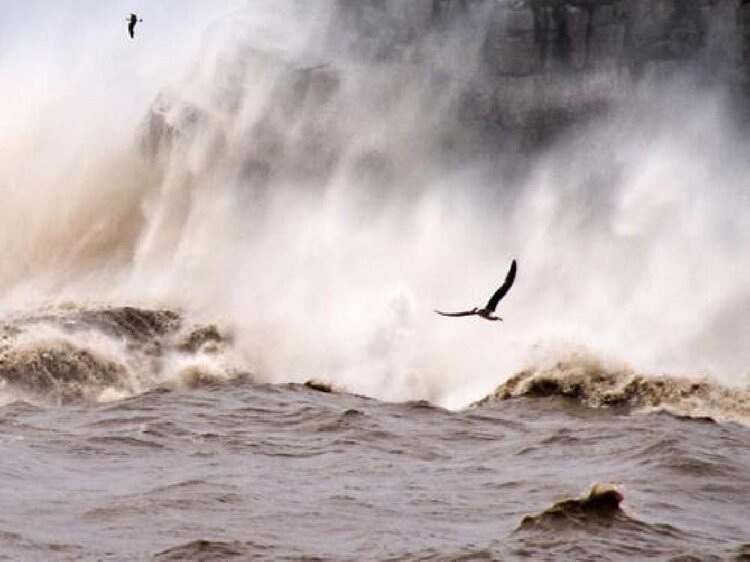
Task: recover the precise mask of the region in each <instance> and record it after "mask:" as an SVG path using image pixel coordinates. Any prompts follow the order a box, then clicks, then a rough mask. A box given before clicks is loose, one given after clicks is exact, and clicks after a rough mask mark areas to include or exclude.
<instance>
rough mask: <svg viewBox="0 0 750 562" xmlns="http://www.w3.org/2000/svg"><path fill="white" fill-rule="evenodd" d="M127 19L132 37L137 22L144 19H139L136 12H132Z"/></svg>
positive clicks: (131, 36)
mask: <svg viewBox="0 0 750 562" xmlns="http://www.w3.org/2000/svg"><path fill="white" fill-rule="evenodd" d="M125 21H126V22H128V33H129V34H130V38H131V39H132V38H133V33H134V32H135V24H136V23H138V22H141V21H143V20H139V19H138V16H136V15H135V14H130V17H129V18H127V19H126V20H125Z"/></svg>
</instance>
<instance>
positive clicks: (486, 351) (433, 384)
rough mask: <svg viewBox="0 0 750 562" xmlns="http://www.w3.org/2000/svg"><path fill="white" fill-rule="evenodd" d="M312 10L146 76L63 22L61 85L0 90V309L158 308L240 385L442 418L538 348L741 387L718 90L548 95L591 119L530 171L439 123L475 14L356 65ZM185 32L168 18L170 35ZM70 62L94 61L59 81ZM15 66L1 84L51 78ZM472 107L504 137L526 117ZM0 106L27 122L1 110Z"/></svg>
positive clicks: (733, 131) (238, 33) (743, 359)
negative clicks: (474, 314) (70, 36)
mask: <svg viewBox="0 0 750 562" xmlns="http://www.w3.org/2000/svg"><path fill="white" fill-rule="evenodd" d="M228 4H231V3H228ZM228 4H227V6H228ZM337 6H338V4H336V3H322V2H321V3H316V6H315V7H311V6H301V5H300V4H298V3H297V4H295V3H292V2H289V3H252V5H248V6H245V7H243V8H241V9H240V11H238V12H235V13H234V14H233V15H232V16H231V17H229V18H225V19H223V20H219V21H218V22H216V23H210V22H211V21H212V20H211V18H207V19H206V22H205V27H206V29H207V32H206V34H205V36H204V39H203V40H202V41H203V43H202V44H201V48H200V49H198V48H197V47H196V45H198V44H200V43H198V42H197V40H195V39H191V40H190V41H188V42H187V47H186V48H185V49H184V56H179V55H178V56H172V57H171V58H168V57H166V56H164V52H162V51H160V48H162V47H164V48H165V49H166V48H167V47H169V49H167V51H166V52H169V53H171V54H172V55H174V54H175V50H174V48H173V45H171V44H170V45H167V42H168V39H162V40H156V39H154V38H153V36H152V38H151V39H144V41H147V42H148V44H147V45H145V44H138V43H133V44H128V45H127V49H128V50H125V47H124V45H121V44H119V43H118V44H115V43H114V42H113V40H111V39H109V35H106V37H105V34H104V33H103V32H100V31H97V30H95V29H93V27H88V26H89V24H88V23H87V22H85V21H83V22H78V23H80V25H82V26H84V29H85V30H86V37H87V38H88V39H87V41H84V42H83V43H82V47H80V48H81V49H82V50H80V51H79V50H77V49H78V48H79V47H75V46H71V47H70V48H71V52H72V53H75V54H76V56H78V57H80V58H83V59H85V60H86V64H85V65H83V66H81V67H80V70H78V71H77V72H76V74H75V81H74V82H73V83H72V84H71V83H66V82H65V81H64V76H65V75H64V73H63V74H60V73H59V72H55V73H52V74H50V75H49V76H50V80H51V81H52V84H51V85H52V86H59V87H57V88H52V89H51V90H50V88H48V86H50V84H49V83H45V84H43V85H39V84H37V85H34V84H33V83H31V82H30V81H29V80H28V79H26V80H25V79H24V78H23V74H22V73H20V72H16V73H14V74H13V76H16V77H17V78H16V79H17V83H16V84H15V86H16V88H15V89H14V88H13V87H10V86H9V85H8V84H7V83H6V85H5V86H4V87H3V88H2V90H0V96H2V99H1V100H0V101H2V103H0V118H2V120H3V122H4V123H6V122H7V123H10V124H12V126H9V127H7V128H6V127H4V128H3V131H2V132H0V148H2V150H0V154H2V156H0V178H2V179H1V180H0V196H2V198H3V206H2V209H1V210H0V245H2V247H3V248H4V251H3V253H2V255H1V256H0V287H2V289H3V293H2V303H3V305H4V306H6V307H10V308H14V309H19V308H23V307H25V306H28V307H29V309H30V310H33V309H35V308H36V307H38V306H39V304H40V303H52V304H56V303H57V304H59V303H60V302H61V301H63V300H69V301H73V302H75V303H77V305H78V306H81V307H83V308H86V307H89V306H91V303H92V302H94V303H97V302H98V303H102V302H103V303H106V304H110V305H113V306H121V305H123V304H130V303H138V304H139V305H140V304H143V305H145V306H147V307H155V308H169V309H181V310H184V311H185V314H186V316H187V318H188V319H189V321H190V322H194V323H196V324H202V323H204V322H209V323H210V322H212V321H214V320H218V321H220V322H222V323H226V324H227V325H229V326H231V330H232V332H233V334H234V337H233V341H232V348H233V353H235V354H236V357H237V360H238V362H239V364H240V365H241V367H240V370H242V371H252V372H254V373H255V376H256V377H257V378H258V380H265V381H274V382H282V381H304V380H307V379H310V378H319V379H321V380H324V381H327V382H330V383H333V384H335V385H341V386H342V387H344V388H346V389H349V390H351V391H354V392H359V393H363V394H367V395H369V396H374V397H378V398H383V399H387V400H407V399H427V400H431V401H433V402H436V403H440V404H442V405H447V406H451V407H457V406H463V405H466V404H468V403H469V402H470V401H472V400H475V399H477V398H478V397H480V396H482V395H484V394H486V392H487V391H489V390H490V389H491V388H492V387H494V386H495V385H496V384H497V383H498V382H499V381H502V380H503V379H505V378H506V377H508V376H509V375H511V374H513V373H516V372H518V371H520V370H522V369H523V368H524V366H525V365H526V364H527V363H528V360H529V357H530V356H534V355H535V354H538V351H537V350H538V349H539V347H540V346H543V349H545V350H547V349H560V348H562V349H563V350H564V352H567V349H568V348H569V347H570V346H577V345H581V344H583V345H586V346H587V347H588V348H589V349H592V350H593V351H594V353H595V354H597V355H599V356H601V357H603V358H605V359H606V360H610V359H614V360H618V361H621V362H625V363H627V364H628V365H630V366H631V367H632V368H633V369H634V370H637V371H638V372H669V373H690V374H696V373H706V374H707V375H709V376H712V377H716V378H719V379H721V380H722V381H724V382H726V383H729V384H744V377H745V376H746V374H747V369H748V357H747V349H748V348H749V346H748V343H749V342H750V331H748V329H747V326H748V325H750V324H748V322H747V310H748V307H747V306H745V305H746V304H747V302H748V298H750V297H748V295H750V267H749V266H750V254H748V252H747V251H746V249H747V247H748V243H750V226H749V223H748V221H747V219H746V217H745V216H744V213H743V209H744V208H745V207H746V206H747V203H748V193H750V191H748V189H747V177H750V174H748V172H750V170H748V164H747V159H746V158H743V157H741V156H740V155H743V154H746V153H747V149H748V141H747V139H746V137H745V136H744V135H742V134H741V132H740V131H739V130H738V128H737V127H736V126H735V125H734V116H735V114H734V113H733V111H734V109H733V107H732V106H731V104H730V103H729V100H730V98H729V96H727V95H725V92H724V91H723V90H721V88H720V87H717V88H716V89H711V90H707V89H705V88H698V87H697V86H696V85H695V82H694V81H691V80H690V79H689V78H678V81H677V83H676V84H666V85H665V84H661V85H658V86H657V85H652V84H646V83H641V84H638V85H632V84H629V83H628V82H627V81H623V80H621V79H618V78H617V77H614V76H611V75H607V74H603V75H602V76H600V77H598V78H597V80H598V82H596V83H594V82H591V83H589V82H587V83H586V84H584V85H581V84H576V85H575V86H573V85H569V86H565V87H563V86H562V85H561V87H560V89H559V90H556V91H563V90H564V91H565V92H566V95H570V97H571V99H572V100H573V101H574V102H575V103H576V104H579V105H581V106H585V107H587V104H600V102H601V100H602V99H603V100H604V101H606V102H608V103H609V104H610V105H609V106H607V107H608V109H607V110H606V111H602V112H599V113H597V114H596V117H595V118H592V119H589V120H588V121H587V122H586V123H585V124H583V125H581V126H579V127H575V128H573V129H571V130H570V131H569V132H568V133H562V134H559V135H558V136H557V137H556V139H555V141H554V142H550V143H548V145H547V147H546V148H545V150H543V151H542V152H540V153H536V154H534V155H529V154H525V155H523V156H521V155H520V154H519V153H517V152H512V151H511V154H510V155H509V154H508V152H507V151H504V149H503V147H504V146H505V145H504V144H503V143H502V142H500V143H497V142H496V141H497V139H496V138H494V137H481V136H480V137H479V138H477V137H472V135H471V134H469V131H468V129H467V128H466V126H465V123H464V122H462V121H461V119H460V115H461V111H462V110H461V107H462V104H463V103H464V102H465V99H464V97H463V94H464V93H465V91H466V90H467V88H468V86H469V85H470V84H473V83H474V82H475V81H476V80H477V76H478V73H480V72H481V70H480V62H479V61H478V57H477V53H478V52H479V50H480V47H481V44H482V40H483V37H484V32H485V31H486V29H485V28H483V27H482V25H483V24H482V21H483V20H482V18H481V17H477V18H475V19H474V20H472V21H468V22H462V23H461V25H460V26H457V27H456V28H455V29H453V28H451V29H442V31H440V33H442V34H443V35H440V34H437V35H436V34H431V33H427V34H426V35H425V36H424V38H423V39H420V40H419V41H417V42H416V43H413V44H412V46H411V47H410V48H409V49H406V50H405V51H404V52H400V53H395V54H394V53H386V54H383V52H381V51H379V50H378V49H379V47H378V43H377V41H375V42H374V43H373V41H371V40H369V39H368V41H369V42H368V41H365V42H364V43H362V42H359V43H356V42H355V44H356V45H357V48H349V47H350V46H351V45H352V43H351V42H348V39H345V36H346V35H347V33H349V34H350V35H354V36H357V34H358V33H361V31H360V30H358V29H357V28H354V27H352V28H351V29H350V28H346V27H344V28H343V29H344V30H345V31H346V32H345V33H344V32H343V31H342V26H343V25H344V23H345V22H346V21H348V20H346V19H341V18H343V17H344V16H343V15H342V14H341V13H340V12H338V11H337V10H338V9H337ZM50 10H52V12H51V14H52V15H51V16H50V17H57V16H60V17H62V16H61V13H62V12H63V11H64V10H63V8H62V7H59V8H50ZM178 11H181V10H178ZM199 13H200V14H201V15H204V16H205V15H206V14H205V13H204V11H203V8H200V9H199V8H196V7H192V8H186V15H180V14H175V17H176V18H177V19H178V20H179V21H182V19H181V18H184V19H190V21H191V22H192V24H191V25H192V27H190V29H192V30H193V31H194V32H196V33H195V35H197V28H198V27H200V26H199V25H198V24H197V23H196V21H197V19H195V18H196V17H197V16H198V14H199ZM157 16H158V13H156V14H155V15H154V18H155V19H156V21H154V20H153V19H152V20H151V22H147V23H144V25H143V29H142V31H143V36H144V37H149V35H151V34H156V32H155V31H154V30H153V29H150V28H149V25H156V24H157V23H158V22H159V21H160V20H159V19H157ZM97 17H103V15H102V14H100V15H98V16H97ZM347 17H348V16H347ZM191 18H193V19H191ZM97 21H98V20H97ZM332 21H333V22H334V25H331V22H332ZM371 23H372V22H371ZM381 23H382V22H381ZM91 25H92V26H93V23H92V24H91ZM332 30H333V31H334V33H332ZM339 31H341V33H338V32H339ZM108 32H109V28H107V33H108ZM436 33H437V32H436ZM19 35H20V33H19ZM33 37H37V38H38V35H33ZM118 37H119V36H118ZM173 37H176V36H173ZM95 38H96V39H101V40H102V42H101V47H100V48H101V52H102V53H104V54H110V53H111V54H112V55H113V57H104V56H102V57H100V58H96V59H95V60H94V59H91V58H88V59H86V58H85V56H84V51H83V47H84V46H87V45H89V44H90V42H92V41H93V40H94V39H95ZM145 46H147V47H148V49H149V51H148V53H145V52H144V49H143V47H145ZM36 47H37V48H36V50H35V51H34V57H32V58H31V59H27V62H22V61H20V60H11V59H10V58H7V59H3V60H2V63H1V64H2V65H3V68H4V69H6V68H7V69H8V70H9V71H10V70H15V71H18V70H19V69H20V68H23V66H22V65H24V64H28V65H32V66H33V70H34V71H36V72H38V73H39V74H42V73H43V72H44V70H45V69H49V68H55V67H56V66H57V65H58V64H59V63H61V62H62V63H65V62H68V63H69V62H70V61H69V60H66V61H61V60H60V59H59V57H56V56H53V47H52V46H51V45H50V44H46V43H44V42H43V41H40V42H39V44H38V45H37V46H36ZM138 49H141V50H140V51H139V50H138ZM117 57H120V58H117ZM122 57H125V58H122ZM150 57H151V58H150ZM29 60H30V62H28V61H29ZM113 60H115V61H118V60H119V61H121V62H113ZM123 60H127V62H126V63H125V62H122V61H123ZM170 61H172V62H170ZM113 64H114V65H115V67H116V68H117V69H118V70H119V74H118V75H117V78H114V77H113V76H112V74H113V73H112V72H111V71H108V72H107V76H108V77H110V78H112V80H113V82H112V83H111V85H109V86H105V85H101V84H100V83H101V80H100V77H101V71H102V69H103V68H105V67H108V66H110V65H113ZM19 65H21V66H19ZM157 69H158V71H157ZM160 77H163V78H161V79H160ZM139 80H141V81H140V82H139ZM591 80H594V78H591ZM563 82H564V79H563V78H561V84H563ZM134 84H135V85H134ZM496 87H497V88H498V91H499V92H500V93H501V94H502V95H506V94H507V96H506V97H507V98H508V100H511V101H512V100H513V99H516V98H518V101H517V103H516V102H514V103H516V106H517V107H518V111H519V113H518V115H526V113H524V112H527V111H528V110H529V107H533V106H534V105H535V104H542V105H543V104H545V103H551V102H550V100H549V99H548V98H549V96H544V95H541V97H540V96H534V95H531V94H532V93H533V91H534V89H533V88H531V89H528V90H524V91H516V90H517V88H516V89H513V88H512V87H511V86H508V90H507V92H506V91H505V90H504V89H503V88H504V86H503V84H502V83H498V84H496ZM19 90H21V91H24V92H26V95H27V96H28V98H27V99H28V100H30V101H29V105H28V107H32V106H33V108H34V111H35V112H36V113H37V114H38V115H39V117H38V118H35V119H26V118H24V117H23V115H26V116H28V115H29V114H28V112H26V113H22V114H19V113H18V109H19V105H20V102H19V95H18V91H19ZM115 90H117V95H114V92H115ZM50 92H54V95H53V94H52V93H50ZM89 94H90V95H89ZM18 115H22V116H21V117H18ZM519 119H521V120H523V119H522V118H519ZM514 257H515V258H516V259H518V262H519V275H518V280H517V283H516V286H515V287H514V288H513V290H512V291H511V293H510V294H509V296H508V297H507V298H506V300H505V301H504V302H503V303H502V309H503V310H502V314H503V315H504V316H505V322H504V323H503V324H499V323H498V324H499V325H487V324H485V323H480V322H472V321H461V320H458V321H456V320H446V319H442V318H438V317H435V316H434V314H433V313H432V309H433V308H439V307H445V308H448V307H453V306H456V307H463V306H475V305H479V304H481V303H482V302H484V300H485V299H486V298H487V296H488V295H489V294H491V292H492V291H493V290H494V288H495V287H496V285H497V283H498V282H499V280H500V279H501V278H502V275H503V274H504V272H505V270H506V267H507V264H508V262H509V260H510V259H511V258H514ZM38 337H42V334H41V332H40V334H39V336H38ZM550 344H554V346H552V347H550ZM106 346H109V347H111V344H109V343H107V344H106ZM106 346H105V347H106ZM555 346H556V347H555ZM108 353H111V354H113V355H118V356H119V355H120V354H122V353H125V354H128V353H131V350H124V351H123V350H116V349H115V350H110V351H108ZM555 353H557V352H555ZM553 358H554V357H553ZM196 361H197V363H196V364H195V365H193V366H185V365H184V364H182V363H180V361H177V362H176V363H174V364H173V365H172V366H171V367H170V368H172V369H173V370H174V371H175V372H179V373H182V374H181V375H178V376H177V378H178V379H180V380H185V381H190V380H194V379H195V378H196V377H198V378H200V375H195V372H201V373H202V372H204V370H205V371H207V372H213V371H214V367H215V366H214V365H213V364H212V363H211V361H212V360H208V359H206V358H205V357H201V358H200V359H196ZM124 362H125V363H127V360H125V361H124ZM207 362H208V363H207ZM194 368H195V369H198V371H195V370H194ZM138 369H140V367H138V368H137V369H136V370H138ZM222 369H223V368H221V367H219V370H222ZM222 372H223V371H222ZM134 376H135V377H136V378H138V377H140V376H141V375H140V374H134ZM108 392H111V391H108ZM116 392H119V391H116ZM115 395H116V394H115ZM110 396H112V395H111V394H110Z"/></svg>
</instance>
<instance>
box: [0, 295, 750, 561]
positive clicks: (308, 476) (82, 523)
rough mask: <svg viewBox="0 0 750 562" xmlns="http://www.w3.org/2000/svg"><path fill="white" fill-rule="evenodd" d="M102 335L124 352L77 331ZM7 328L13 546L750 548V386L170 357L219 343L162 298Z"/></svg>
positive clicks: (720, 551)
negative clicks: (424, 393)
mask: <svg viewBox="0 0 750 562" xmlns="http://www.w3.org/2000/svg"><path fill="white" fill-rule="evenodd" d="M51 330H54V331H56V333H57V334H58V335H57V338H56V339H49V334H48V336H47V338H48V339H45V340H42V341H37V342H36V343H35V344H34V345H33V346H30V345H29V344H28V343H26V344H24V345H21V343H20V342H21V341H22V340H23V338H24V335H23V334H24V333H25V332H29V333H32V334H34V333H39V332H42V331H51ZM92 332H97V335H98V336H99V337H100V338H101V339H106V338H110V339H112V340H113V341H112V343H113V344H114V343H115V342H119V344H120V345H122V346H124V347H125V349H127V350H128V351H127V352H126V353H125V358H126V359H124V360H125V361H126V362H128V361H129V362H130V363H131V364H127V363H123V364H120V363H117V362H115V361H114V360H113V358H112V357H111V356H110V357H105V356H96V355H94V354H92V353H91V352H89V351H86V350H85V349H82V348H80V347H78V346H77V345H76V342H77V341H80V339H79V338H82V337H83V336H84V335H85V336H86V338H89V339H90V338H91V336H92ZM4 334H5V335H4V338H3V342H4V347H3V354H2V358H1V359H0V376H2V377H3V379H4V380H5V381H6V384H5V387H4V389H3V392H4V394H5V395H6V397H8V396H15V397H16V399H15V400H13V401H10V402H9V403H7V404H5V405H4V406H3V407H2V410H0V411H1V412H2V422H1V424H0V431H1V432H2V433H1V434H0V447H1V448H2V474H3V482H4V486H3V487H2V492H1V498H2V499H1V500H0V501H1V502H2V505H3V512H2V515H0V541H1V544H2V556H3V557H4V558H7V559H24V560H29V559H34V560H37V559H38V560H42V559H50V558H52V559H70V560H73V559H80V558H84V559H99V560H102V559H113V560H128V559H134V560H136V559H144V558H152V557H153V558H154V559H156V560H185V559H190V560H216V559H230V558H232V559H234V558H236V559H247V560H250V559H337V560H374V559H379V560H413V559H423V560H434V559H436V560H456V559H465V560H502V559H517V558H525V559H534V560H540V559H577V560H599V559H609V560H615V559H628V560H630V559H647V558H648V559H651V558H656V559H663V560H666V559H672V560H726V559H736V560H743V559H745V558H746V557H748V556H750V543H749V542H748V541H747V537H748V536H750V523H748V522H749V521H750V507H749V506H750V496H749V495H748V494H749V493H750V492H748V490H750V476H748V475H749V474H750V451H749V450H748V447H747V440H748V436H749V435H750V430H749V429H748V427H747V425H746V424H747V423H748V421H750V393H745V392H742V391H730V390H728V389H726V388H722V387H717V386H712V385H710V384H709V383H694V382H690V381H686V380H682V379H673V378H668V377H658V378H657V377H642V376H638V375H636V374H633V373H624V372H618V371H609V370H607V369H606V368H605V367H604V366H602V365H601V364H599V363H598V362H596V361H595V360H592V359H590V358H586V357H573V358H570V360H569V361H568V362H567V363H560V364H557V365H555V366H553V367H551V368H549V369H547V370H543V371H538V372H533V373H532V372H525V373H520V374H519V375H518V376H517V377H515V378H513V379H511V380H510V381H508V382H507V383H506V384H504V385H502V386H501V387H500V388H499V389H498V391H497V392H496V393H495V394H493V395H490V396H488V397H487V398H486V399H484V400H483V401H482V402H481V403H479V404H474V405H471V406H469V407H466V408H463V409H460V410H455V411H449V410H445V409H442V408H439V407H437V406H435V405H432V404H430V403H429V402H426V401H407V402H400V403H387V402H381V401H378V400H374V399H370V398H367V397H364V396H358V395H354V394H347V393H344V392H339V391H336V390H335V389H334V388H331V386H330V385H328V384H325V383H322V382H320V381H308V382H307V383H306V384H291V383H290V384H260V383H257V382H253V381H252V380H251V378H249V376H246V375H245V374H243V373H241V372H237V373H234V378H233V380H231V381H227V380H225V379H223V377H222V376H219V375H215V376H211V374H210V372H209V371H206V370H203V371H198V370H196V369H194V368H187V367H186V368H183V369H177V370H176V371H172V372H171V374H170V375H169V376H167V373H168V372H169V367H168V364H169V362H170V361H173V360H174V359H175V358H180V359H181V360H183V361H186V362H187V361H188V359H191V358H192V359H193V360H196V358H197V356H198V355H201V354H202V355H205V356H206V357H215V356H217V355H221V354H222V353H223V347H224V346H226V345H227V344H228V342H227V341H225V338H224V336H222V334H220V333H219V331H218V330H217V329H216V328H215V327H214V326H204V327H197V328H192V329H188V330H182V329H181V327H180V317H179V316H178V315H177V314H174V313H171V312H168V311H148V310H138V309H133V308H129V309H113V308H103V309H90V310H71V309H68V310H64V311H59V310H58V311H50V310H47V311H44V312H43V313H40V314H38V315H33V316H28V317H25V318H22V319H16V320H15V322H13V323H10V324H6V325H5V327H4ZM170 357H171V358H170ZM203 362H205V359H203ZM133 364H138V365H140V366H141V367H140V370H137V369H133ZM146 364H149V365H150V366H149V367H148V368H146V367H144V365H146ZM131 372H140V373H150V374H151V375H152V376H153V377H154V378H151V379H148V380H140V381H139V380H136V379H133V378H130V377H128V376H126V375H127V374H128V373H131ZM160 374H161V375H160ZM160 376H164V378H162V379H160V378H159V377H160ZM135 388H139V389H140V392H138V393H136V394H132V395H130V396H129V397H123V393H133V392H134V389H135ZM19 396H24V397H25V399H24V400H20V399H18V397H19ZM97 400H98V402H97ZM711 416H713V417H711ZM718 419H728V420H732V421H727V422H722V423H719V422H717V421H716V420H718Z"/></svg>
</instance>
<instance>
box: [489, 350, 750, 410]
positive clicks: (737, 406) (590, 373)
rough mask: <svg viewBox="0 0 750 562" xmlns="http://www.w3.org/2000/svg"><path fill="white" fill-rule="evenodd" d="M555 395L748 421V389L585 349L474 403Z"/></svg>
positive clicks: (611, 405)
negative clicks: (619, 361)
mask: <svg viewBox="0 0 750 562" xmlns="http://www.w3.org/2000/svg"><path fill="white" fill-rule="evenodd" d="M555 396H556V397H561V398H567V399H571V400H575V401H577V402H580V403H581V404H585V405H586V406H589V407H592V408H620V409H627V410H632V411H635V412H648V413H651V412H667V413H669V414H672V415H675V416H678V417H688V418H697V419H711V420H715V421H735V422H740V423H744V424H748V423H750V390H748V389H747V388H745V387H742V388H729V387H726V386H722V385H720V384H718V383H716V382H712V381H710V380H707V379H694V378H687V377H684V378H683V377H677V376H669V375H644V374H639V373H635V372H633V371H632V370H631V369H629V368H627V367H623V366H617V365H614V364H607V362H605V361H602V360H601V359H599V358H597V357H595V356H592V355H590V354H587V353H576V354H572V355H571V356H569V357H567V358H565V359H563V360H561V361H557V362H555V363H554V364H552V365H550V366H542V367H539V368H531V369H527V370H524V371H521V372H520V373H518V374H516V375H514V376H512V377H511V378H510V379H508V380H507V381H506V382H504V383H502V384H501V385H500V386H498V387H497V389H496V390H495V391H494V392H493V393H492V394H490V395H488V396H486V397H485V398H484V399H482V400H480V401H478V402H476V403H475V405H476V406H482V405H486V404H489V403H491V402H494V401H498V400H509V399H513V398H518V397H528V398H539V397H555Z"/></svg>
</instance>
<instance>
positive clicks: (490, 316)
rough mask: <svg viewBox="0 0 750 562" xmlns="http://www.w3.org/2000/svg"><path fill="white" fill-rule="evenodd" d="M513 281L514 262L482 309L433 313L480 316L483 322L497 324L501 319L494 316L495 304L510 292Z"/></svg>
mask: <svg viewBox="0 0 750 562" xmlns="http://www.w3.org/2000/svg"><path fill="white" fill-rule="evenodd" d="M515 279H516V260H513V261H512V262H511V264H510V269H509V270H508V273H507V275H506V276H505V281H503V284H502V285H501V286H500V288H499V289H498V290H497V291H495V294H494V295H492V297H491V298H490V300H488V301H487V304H486V305H485V306H484V308H472V309H471V310H465V311H463V312H440V311H439V310H436V311H435V312H437V313H438V314H440V315H442V316H481V317H482V318H484V319H485V320H491V321H493V322H497V321H498V320H501V321H502V318H501V317H500V316H497V315H495V309H496V308H497V303H499V302H500V300H501V299H502V298H503V297H504V296H505V294H506V293H507V292H508V291H509V290H510V288H511V286H512V285H513V281H515Z"/></svg>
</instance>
